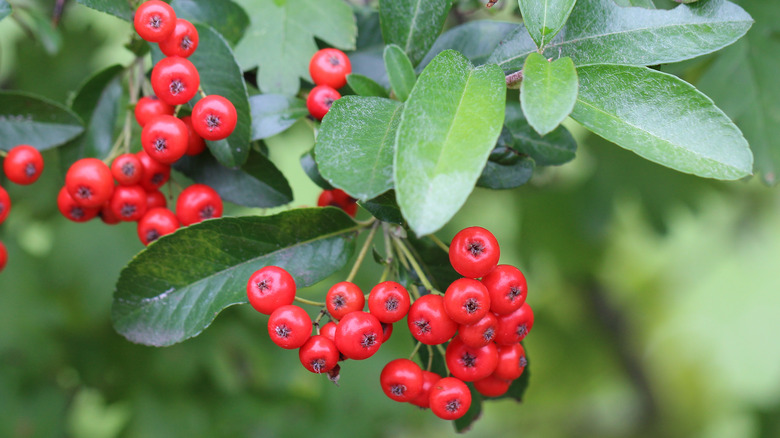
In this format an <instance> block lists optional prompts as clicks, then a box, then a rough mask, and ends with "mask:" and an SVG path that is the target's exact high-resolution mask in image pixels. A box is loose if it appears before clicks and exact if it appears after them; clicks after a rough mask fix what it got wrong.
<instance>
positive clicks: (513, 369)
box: [493, 344, 528, 380]
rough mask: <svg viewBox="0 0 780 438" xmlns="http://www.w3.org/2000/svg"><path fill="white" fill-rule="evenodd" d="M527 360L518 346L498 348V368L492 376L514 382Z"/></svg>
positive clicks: (521, 348)
mask: <svg viewBox="0 0 780 438" xmlns="http://www.w3.org/2000/svg"><path fill="white" fill-rule="evenodd" d="M526 365H528V360H527V359H526V358H525V350H524V349H523V346H522V345H520V344H512V345H499V346H498V366H497V367H496V370H495V371H493V375H494V376H496V377H497V378H499V379H503V380H515V379H517V378H518V377H520V376H521V375H522V374H523V370H525V366H526Z"/></svg>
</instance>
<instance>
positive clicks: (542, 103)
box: [520, 53, 578, 135]
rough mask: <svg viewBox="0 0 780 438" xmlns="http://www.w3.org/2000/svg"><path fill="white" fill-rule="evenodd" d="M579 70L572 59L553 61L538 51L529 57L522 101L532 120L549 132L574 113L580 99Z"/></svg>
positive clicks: (537, 127)
mask: <svg viewBox="0 0 780 438" xmlns="http://www.w3.org/2000/svg"><path fill="white" fill-rule="evenodd" d="M577 87H578V84H577V70H576V69H575V68H574V63H573V62H572V61H571V58H568V57H566V58H561V59H558V60H556V61H554V62H549V61H547V60H546V59H544V57H543V56H542V55H540V54H538V53H532V54H530V55H529V56H528V57H527V58H526V59H525V66H524V67H523V82H522V83H521V85H520V102H521V103H522V105H523V112H524V113H525V117H526V119H527V120H528V123H530V124H531V126H532V127H533V128H534V129H535V130H536V132H538V133H539V135H545V134H547V133H548V132H550V131H552V130H553V129H555V128H556V127H558V125H560V124H561V122H562V121H563V120H564V119H565V118H566V117H567V116H568V115H569V113H571V110H572V109H573V108H574V102H576V100H577Z"/></svg>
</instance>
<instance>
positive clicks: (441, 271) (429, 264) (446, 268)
mask: <svg viewBox="0 0 780 438" xmlns="http://www.w3.org/2000/svg"><path fill="white" fill-rule="evenodd" d="M406 242H407V243H408V244H409V250H410V251H411V252H412V254H413V255H414V258H415V259H417V261H418V262H419V264H420V267H421V268H422V269H423V272H424V273H425V276H426V277H428V279H429V280H430V281H431V284H432V285H433V287H434V288H436V289H437V290H439V291H444V290H446V289H447V286H449V285H450V284H451V283H452V282H453V281H455V280H457V279H458V278H461V275H460V274H458V273H457V272H456V271H455V269H453V268H452V263H450V257H449V254H448V253H447V252H446V251H444V250H443V249H441V248H439V246H438V245H436V244H435V243H434V242H433V240H431V239H430V238H427V237H425V238H422V239H418V238H416V237H414V236H411V235H410V236H408V238H407V240H406ZM407 274H408V276H409V278H410V279H412V280H414V282H416V283H419V282H420V280H419V279H418V277H417V274H416V273H415V272H414V270H413V269H411V270H410V271H409V272H408V273H407ZM402 284H404V285H405V286H406V287H408V284H409V283H408V282H407V283H402ZM421 293H428V291H425V290H422V291H421Z"/></svg>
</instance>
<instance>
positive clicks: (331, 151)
mask: <svg viewBox="0 0 780 438" xmlns="http://www.w3.org/2000/svg"><path fill="white" fill-rule="evenodd" d="M402 112H403V105H402V104H401V103H399V102H397V101H394V100H389V99H383V98H381V97H362V96H344V97H342V98H341V99H338V100H337V101H335V102H333V106H332V107H331V108H330V111H328V114H327V115H326V116H325V118H324V119H323V121H322V126H321V127H320V132H319V134H318V135H317V143H316V144H315V145H314V154H315V158H316V159H317V165H318V166H319V171H320V174H322V176H323V177H324V178H325V179H326V180H327V181H328V182H330V183H331V184H332V185H333V186H334V187H338V188H340V189H342V190H344V191H345V192H347V193H348V194H349V195H350V196H352V197H353V198H355V199H359V200H362V201H365V200H368V199H371V198H374V197H376V196H378V195H380V194H382V193H384V192H386V191H388V190H390V189H391V188H392V187H393V156H394V145H395V135H396V131H397V130H398V124H399V122H400V120H401V113H402Z"/></svg>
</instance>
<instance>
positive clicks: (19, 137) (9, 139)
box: [0, 91, 84, 151]
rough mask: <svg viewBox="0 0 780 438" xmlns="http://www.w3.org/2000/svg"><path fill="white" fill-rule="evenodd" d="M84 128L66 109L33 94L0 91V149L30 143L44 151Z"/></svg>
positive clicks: (65, 140)
mask: <svg viewBox="0 0 780 438" xmlns="http://www.w3.org/2000/svg"><path fill="white" fill-rule="evenodd" d="M83 131H84V126H83V123H82V122H81V120H79V117H78V116H77V115H76V114H74V113H73V112H72V111H71V110H69V109H68V108H65V107H64V106H62V105H60V104H58V103H56V102H52V101H50V100H47V99H44V98H42V97H38V96H34V95H32V94H26V93H19V92H10V91H0V149H3V150H6V151H7V150H9V149H11V148H12V147H14V146H16V145H18V144H29V145H31V146H33V147H35V148H36V149H39V150H44V149H49V148H53V147H56V146H59V145H61V144H64V143H67V142H68V141H69V140H72V139H73V138H74V137H76V136H77V135H79V134H81V133H82V132H83Z"/></svg>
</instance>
